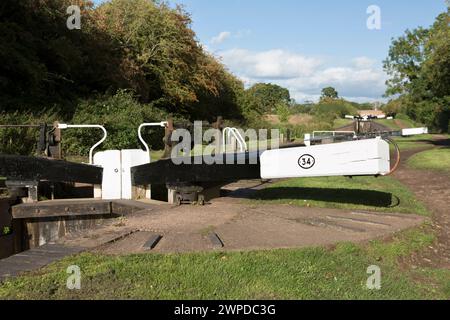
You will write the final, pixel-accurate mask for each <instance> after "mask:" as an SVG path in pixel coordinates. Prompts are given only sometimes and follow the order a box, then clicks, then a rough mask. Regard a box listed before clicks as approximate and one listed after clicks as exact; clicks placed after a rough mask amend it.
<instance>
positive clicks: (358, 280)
mask: <svg viewBox="0 0 450 320" xmlns="http://www.w3.org/2000/svg"><path fill="white" fill-rule="evenodd" d="M426 229H427V227H423V228H419V229H415V230H410V231H407V232H403V233H401V234H398V235H397V236H396V237H395V238H394V239H393V240H392V241H391V242H389V243H384V242H382V241H373V242H371V243H369V244H367V245H356V244H349V243H344V244H340V245H338V246H337V247H336V248H334V249H325V248H310V249H297V250H294V249H293V250H272V251H255V252H233V253H224V252H215V253H194V254H172V255H157V254H155V255H154V254H141V255H127V256H105V255H94V254H89V253H87V254H82V255H78V256H74V257H70V258H66V259H65V260H63V261H60V262H58V263H55V264H52V265H50V266H48V267H46V268H44V269H43V270H41V271H39V272H37V273H34V274H29V275H25V276H22V277H19V278H16V279H13V280H9V281H8V282H6V283H4V284H3V285H1V286H0V299H233V300H234V299H448V298H450V293H449V288H450V281H449V279H450V278H449V277H448V274H449V273H448V272H447V271H448V270H447V271H443V270H428V269H426V270H415V271H412V270H404V269H401V268H400V267H399V265H398V263H397V260H398V259H399V258H401V257H404V256H407V255H409V254H411V253H412V252H414V251H417V250H420V249H421V248H423V247H425V246H428V245H430V244H431V243H432V242H433V241H434V237H433V236H431V235H430V234H429V233H428V231H426ZM71 265H77V266H79V267H80V269H81V276H82V278H81V279H82V280H81V286H82V288H81V290H79V291H77V290H75V291H71V290H68V289H67V288H66V281H67V277H68V275H67V273H66V270H67V268H68V267H69V266H71ZM371 265H377V266H379V267H380V268H381V272H382V288H381V290H369V289H367V287H366V282H367V279H368V277H369V275H368V274H367V268H368V267H369V266H371ZM416 278H420V279H422V280H423V281H420V282H418V281H416V280H415V279H416ZM424 283H426V285H424Z"/></svg>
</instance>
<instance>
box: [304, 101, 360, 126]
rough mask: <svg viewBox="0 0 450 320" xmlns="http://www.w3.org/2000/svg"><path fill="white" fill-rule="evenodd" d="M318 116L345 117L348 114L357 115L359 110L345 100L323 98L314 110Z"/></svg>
mask: <svg viewBox="0 0 450 320" xmlns="http://www.w3.org/2000/svg"><path fill="white" fill-rule="evenodd" d="M312 113H313V114H315V115H316V116H318V117H321V118H323V119H328V120H331V121H332V120H334V119H336V118H344V117H345V116H346V115H355V114H357V113H358V110H357V109H356V108H355V107H354V106H353V105H351V104H350V103H349V102H347V101H345V100H342V99H340V100H338V99H323V100H322V101H321V102H320V103H319V104H317V106H316V107H315V108H314V109H313V111H312Z"/></svg>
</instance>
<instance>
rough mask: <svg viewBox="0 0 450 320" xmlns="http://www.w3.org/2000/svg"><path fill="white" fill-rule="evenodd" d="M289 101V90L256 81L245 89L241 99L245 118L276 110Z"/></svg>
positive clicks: (286, 104) (288, 103)
mask: <svg viewBox="0 0 450 320" xmlns="http://www.w3.org/2000/svg"><path fill="white" fill-rule="evenodd" d="M290 103H291V97H290V94H289V90H288V89H286V88H283V87H280V86H278V85H275V84H271V83H257V84H255V85H253V86H252V87H250V88H249V89H247V90H246V91H245V93H244V97H243V101H242V104H243V106H242V109H243V112H244V115H245V116H246V118H247V119H249V118H250V115H253V114H255V113H256V114H259V115H262V114H268V113H273V112H276V110H277V108H278V107H279V106H280V105H285V106H288V105H290Z"/></svg>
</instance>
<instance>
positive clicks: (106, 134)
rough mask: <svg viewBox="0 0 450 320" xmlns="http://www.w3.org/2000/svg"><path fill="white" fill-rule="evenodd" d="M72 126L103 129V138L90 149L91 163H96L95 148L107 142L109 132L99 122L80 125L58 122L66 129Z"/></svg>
mask: <svg viewBox="0 0 450 320" xmlns="http://www.w3.org/2000/svg"><path fill="white" fill-rule="evenodd" d="M70 128H97V129H101V130H102V131H103V138H102V139H101V140H100V141H99V142H97V143H96V144H94V145H93V146H92V148H91V150H89V164H94V161H93V154H94V150H95V148H97V147H98V146H99V145H101V144H102V143H103V142H105V140H106V138H107V137H108V132H107V131H106V129H105V127H103V126H101V125H98V124H79V125H72V124H63V123H59V124H58V129H62V130H64V129H70Z"/></svg>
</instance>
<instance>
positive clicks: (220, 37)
mask: <svg viewBox="0 0 450 320" xmlns="http://www.w3.org/2000/svg"><path fill="white" fill-rule="evenodd" d="M229 37H231V32H229V31H223V32H221V33H219V34H218V35H217V36H215V37H213V38H212V39H211V43H212V44H221V43H222V42H224V41H225V40H227V39H228V38H229Z"/></svg>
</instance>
